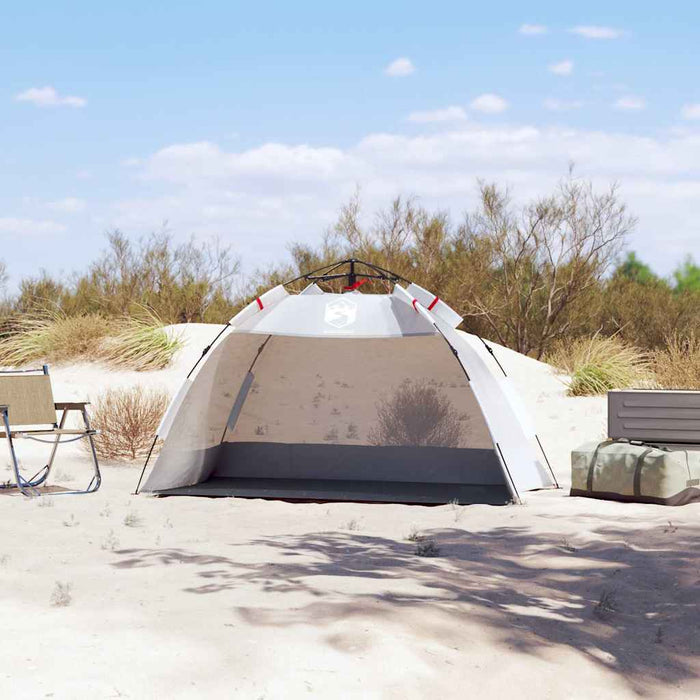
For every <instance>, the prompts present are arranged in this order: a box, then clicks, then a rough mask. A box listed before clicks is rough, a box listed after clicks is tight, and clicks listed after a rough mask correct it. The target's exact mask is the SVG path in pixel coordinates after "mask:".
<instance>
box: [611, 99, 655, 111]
mask: <svg viewBox="0 0 700 700" xmlns="http://www.w3.org/2000/svg"><path fill="white" fill-rule="evenodd" d="M646 106H647V103H646V101H645V100H644V98H643V97H637V96H636V95H625V96H624V97H620V98H619V99H617V100H615V102H613V109H617V110H620V111H622V112H639V111H641V110H643V109H644V108H645V107H646Z"/></svg>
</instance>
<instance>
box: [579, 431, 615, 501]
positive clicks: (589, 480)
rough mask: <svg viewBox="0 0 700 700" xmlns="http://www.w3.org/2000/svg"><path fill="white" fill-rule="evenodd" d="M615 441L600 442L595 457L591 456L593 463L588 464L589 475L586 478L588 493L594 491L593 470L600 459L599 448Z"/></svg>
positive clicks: (594, 453)
mask: <svg viewBox="0 0 700 700" xmlns="http://www.w3.org/2000/svg"><path fill="white" fill-rule="evenodd" d="M613 442H614V440H603V442H599V443H598V445H597V446H596V448H595V450H594V452H593V457H592V458H591V463H590V464H589V465H588V477H587V478H586V491H588V493H592V492H593V472H594V470H595V465H596V462H597V461H598V450H599V449H600V448H601V447H602V446H603V445H610V444H612V443H613Z"/></svg>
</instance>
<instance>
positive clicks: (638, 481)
mask: <svg viewBox="0 0 700 700" xmlns="http://www.w3.org/2000/svg"><path fill="white" fill-rule="evenodd" d="M654 449H655V448H653V447H647V449H646V450H644V452H642V454H640V455H639V457H637V464H636V466H635V468H634V495H635V496H641V495H642V467H643V466H644V459H645V457H646V456H647V455H648V454H649V453H650V452H652V451H653V450H654Z"/></svg>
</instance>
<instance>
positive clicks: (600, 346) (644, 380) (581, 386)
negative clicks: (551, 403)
mask: <svg viewBox="0 0 700 700" xmlns="http://www.w3.org/2000/svg"><path fill="white" fill-rule="evenodd" d="M547 362H548V363H549V364H551V365H553V366H554V367H556V368H557V369H558V370H560V371H561V372H563V373H565V374H568V375H569V383H568V388H567V394H568V395H569V396H593V395H597V394H605V393H606V392H608V391H610V390H611V389H628V388H631V387H649V386H653V385H654V377H653V373H652V365H651V362H650V359H649V357H648V356H647V355H646V354H645V353H643V352H641V351H640V350H638V349H637V348H634V347H631V346H628V345H625V343H623V342H622V340H620V339H619V338H617V337H615V336H613V337H611V338H606V337H602V336H599V335H594V336H593V337H591V338H579V339H576V340H573V341H570V342H564V343H560V344H559V345H558V346H557V347H555V349H554V351H553V352H552V353H550V354H549V355H548V356H547Z"/></svg>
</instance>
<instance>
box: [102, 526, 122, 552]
mask: <svg viewBox="0 0 700 700" xmlns="http://www.w3.org/2000/svg"><path fill="white" fill-rule="evenodd" d="M100 548H101V549H106V550H109V551H110V552H113V551H114V550H115V549H119V539H118V538H117V536H116V535H115V534H114V530H110V531H109V532H108V533H107V537H105V538H104V539H103V540H102V544H101V545H100Z"/></svg>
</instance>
